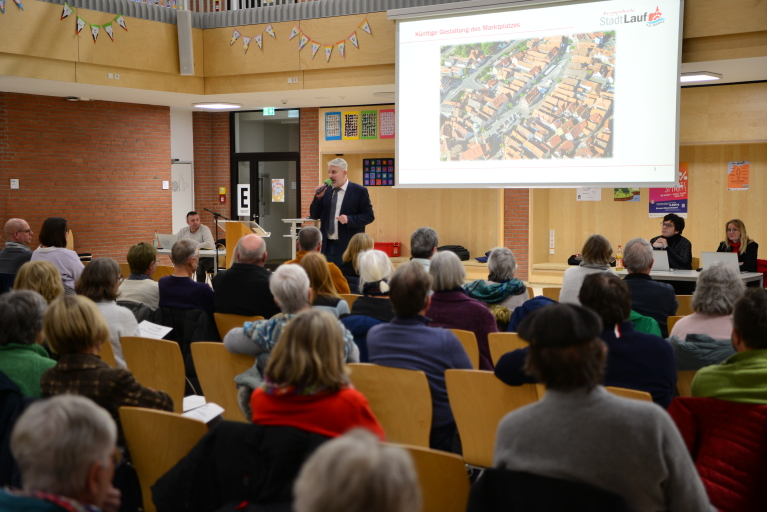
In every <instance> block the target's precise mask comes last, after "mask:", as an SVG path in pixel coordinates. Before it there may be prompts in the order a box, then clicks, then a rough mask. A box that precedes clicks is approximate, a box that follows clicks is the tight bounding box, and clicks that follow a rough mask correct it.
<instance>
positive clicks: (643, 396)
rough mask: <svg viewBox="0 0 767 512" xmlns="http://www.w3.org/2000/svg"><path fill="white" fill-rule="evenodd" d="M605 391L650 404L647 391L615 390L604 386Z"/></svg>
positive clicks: (650, 396)
mask: <svg viewBox="0 0 767 512" xmlns="http://www.w3.org/2000/svg"><path fill="white" fill-rule="evenodd" d="M605 389H606V390H607V391H609V392H610V393H612V394H613V395H617V396H622V397H623V398H631V399H633V400H644V401H646V402H652V395H651V394H650V393H648V392H647V391H637V390H636V389H626V388H617V387H615V386H605Z"/></svg>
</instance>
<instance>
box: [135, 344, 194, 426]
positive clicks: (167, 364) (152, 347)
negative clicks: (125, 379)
mask: <svg viewBox="0 0 767 512" xmlns="http://www.w3.org/2000/svg"><path fill="white" fill-rule="evenodd" d="M120 343H121V344H122V347H123V355H124V356H125V364H127V365H128V369H129V370H130V371H131V372H133V375H134V376H135V377H136V380H138V381H139V382H140V383H141V385H142V386H145V387H148V388H152V389H156V390H158V391H165V392H166V393H168V394H169V395H170V397H171V398H172V399H173V411H174V412H177V413H181V412H183V406H184V386H185V384H186V377H185V374H184V358H183V357H182V355H181V348H180V347H179V346H178V343H176V342H175V341H167V340H155V339H152V338H140V337H138V336H126V337H123V338H120Z"/></svg>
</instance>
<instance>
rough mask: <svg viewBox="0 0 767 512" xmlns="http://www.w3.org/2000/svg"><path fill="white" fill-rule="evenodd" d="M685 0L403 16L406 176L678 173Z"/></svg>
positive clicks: (453, 180) (628, 181)
mask: <svg viewBox="0 0 767 512" xmlns="http://www.w3.org/2000/svg"><path fill="white" fill-rule="evenodd" d="M681 30H682V2H681V0H651V1H644V0H613V1H603V2H590V3H578V4H572V3H567V4H546V6H545V7H537V8H527V9H515V10H507V11H501V12H483V13H479V14H476V13H475V14H466V15H459V16H457V15H452V16H449V17H441V18H414V19H412V20H410V19H404V20H398V21H397V153H396V157H397V164H398V168H397V170H398V172H397V185H398V186H403V187H501V186H503V187H514V186H520V187H575V186H588V187H594V186H605V187H610V186H618V185H624V186H625V185H631V186H634V187H648V186H668V185H669V184H671V183H675V182H676V173H677V162H678V157H677V154H678V147H679V139H678V134H679V128H678V126H679V90H680V88H679V68H680V51H681V50H680V46H681Z"/></svg>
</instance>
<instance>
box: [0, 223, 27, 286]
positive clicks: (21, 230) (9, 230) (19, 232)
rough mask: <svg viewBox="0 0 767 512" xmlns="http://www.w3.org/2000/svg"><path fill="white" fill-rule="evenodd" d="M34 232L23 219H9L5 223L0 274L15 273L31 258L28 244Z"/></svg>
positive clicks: (0, 255)
mask: <svg viewBox="0 0 767 512" xmlns="http://www.w3.org/2000/svg"><path fill="white" fill-rule="evenodd" d="M32 235H34V233H33V232H32V230H31V229H30V228H29V224H27V221H25V220H23V219H9V220H8V222H6V223H5V247H4V248H3V250H2V251H0V274H15V273H16V272H18V271H19V268H21V266H22V265H23V264H24V263H26V262H28V261H29V260H30V258H32V250H31V249H30V248H29V244H30V243H31V242H32Z"/></svg>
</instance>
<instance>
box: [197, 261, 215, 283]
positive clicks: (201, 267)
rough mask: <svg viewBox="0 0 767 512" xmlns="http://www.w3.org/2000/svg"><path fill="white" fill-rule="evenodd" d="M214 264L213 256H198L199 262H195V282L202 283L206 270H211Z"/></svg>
mask: <svg viewBox="0 0 767 512" xmlns="http://www.w3.org/2000/svg"><path fill="white" fill-rule="evenodd" d="M215 265H216V261H215V259H213V258H200V262H199V263H198V264H197V273H196V275H195V277H197V282H198V283H204V282H205V274H206V273H207V272H208V270H213V267H214V266H215Z"/></svg>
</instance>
